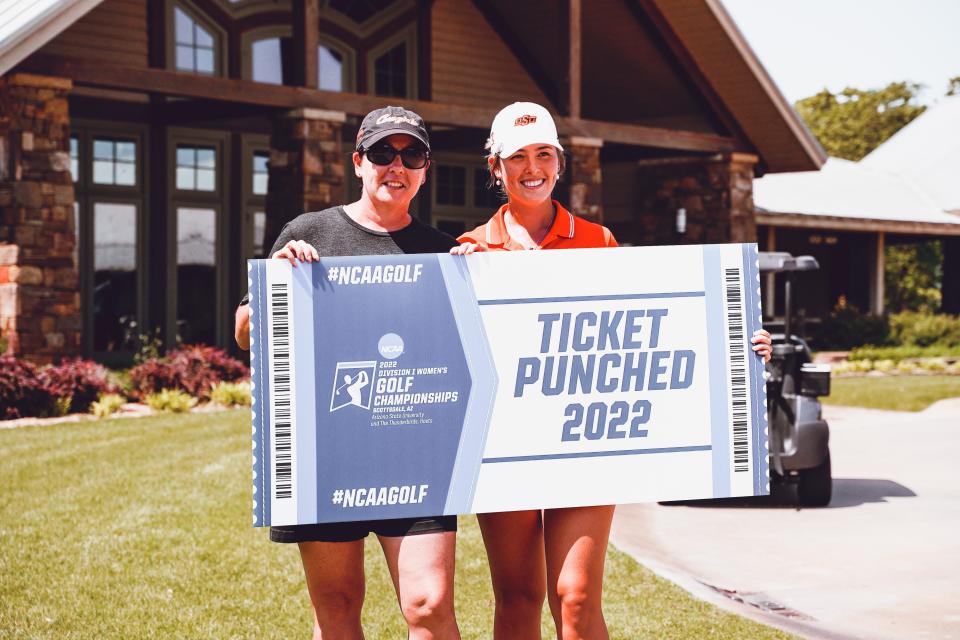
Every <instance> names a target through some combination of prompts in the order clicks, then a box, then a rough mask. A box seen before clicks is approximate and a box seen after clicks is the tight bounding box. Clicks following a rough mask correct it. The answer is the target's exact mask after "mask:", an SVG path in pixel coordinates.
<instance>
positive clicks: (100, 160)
mask: <svg viewBox="0 0 960 640" xmlns="http://www.w3.org/2000/svg"><path fill="white" fill-rule="evenodd" d="M72 145H73V143H72V141H71V153H72ZM78 165H79V162H78ZM78 169H79V166H78ZM72 170H73V163H72V158H71V171H72ZM78 175H79V174H78V173H75V174H74V180H76V179H77V176H78ZM93 182H94V183H95V184H115V185H120V186H126V187H132V186H135V185H136V184H137V143H136V142H133V141H132V140H110V139H106V138H94V140H93Z"/></svg>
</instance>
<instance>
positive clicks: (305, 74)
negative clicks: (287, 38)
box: [291, 0, 320, 89]
mask: <svg viewBox="0 0 960 640" xmlns="http://www.w3.org/2000/svg"><path fill="white" fill-rule="evenodd" d="M291 22H292V23H293V83H294V84H295V85H297V86H299V87H309V88H312V89H316V88H317V84H318V82H317V80H318V70H319V67H318V61H317V46H318V44H319V33H318V32H319V30H320V5H319V0H293V12H292V14H291Z"/></svg>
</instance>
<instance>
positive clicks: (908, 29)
mask: <svg viewBox="0 0 960 640" xmlns="http://www.w3.org/2000/svg"><path fill="white" fill-rule="evenodd" d="M721 1H722V2H723V4H724V6H725V7H726V8H727V11H728V12H729V13H730V15H731V16H733V19H734V20H735V21H736V23H737V26H738V27H739V28H740V31H742V32H743V34H744V35H745V36H746V38H747V41H748V42H749V43H750V46H751V48H752V49H753V51H754V53H756V55H757V57H759V58H760V61H761V62H762V63H763V66H764V67H765V68H766V69H767V72H768V73H769V74H770V75H771V76H772V77H773V79H774V81H775V82H776V83H777V86H779V87H780V91H782V92H783V94H784V95H785V96H786V98H787V99H788V100H789V101H790V102H791V103H793V102H795V101H796V100H799V99H800V98H805V97H807V96H811V95H813V94H815V93H817V92H818V91H820V90H821V89H823V88H824V87H826V88H827V89H829V90H831V91H834V92H836V91H840V90H841V89H843V88H844V87H847V86H851V87H854V88H858V89H878V88H881V87H884V86H886V85H887V84H889V83H890V82H894V81H900V80H909V81H913V82H920V83H923V84H925V85H927V87H926V90H925V91H923V92H922V93H921V94H920V101H921V102H922V103H924V104H932V103H933V102H935V101H936V100H938V99H939V98H940V97H941V96H943V94H944V93H946V90H947V80H948V79H949V78H952V77H954V76H960V0H721Z"/></svg>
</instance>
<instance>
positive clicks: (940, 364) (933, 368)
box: [917, 358, 947, 373]
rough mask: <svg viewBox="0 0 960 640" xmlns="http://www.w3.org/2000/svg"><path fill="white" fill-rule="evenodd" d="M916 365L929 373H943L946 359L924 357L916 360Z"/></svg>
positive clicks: (945, 368)
mask: <svg viewBox="0 0 960 640" xmlns="http://www.w3.org/2000/svg"><path fill="white" fill-rule="evenodd" d="M917 366H919V367H920V368H921V369H923V370H924V371H929V372H930V373H943V372H944V371H946V370H947V361H946V360H944V359H943V358H925V359H923V360H920V361H919V362H917Z"/></svg>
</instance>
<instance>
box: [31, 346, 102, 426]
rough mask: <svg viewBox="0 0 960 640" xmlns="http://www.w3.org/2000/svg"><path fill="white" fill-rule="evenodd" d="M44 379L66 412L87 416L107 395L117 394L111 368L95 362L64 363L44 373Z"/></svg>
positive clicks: (63, 411) (49, 368)
mask: <svg viewBox="0 0 960 640" xmlns="http://www.w3.org/2000/svg"><path fill="white" fill-rule="evenodd" d="M40 378H41V380H42V381H43V383H44V385H45V386H46V388H47V390H48V391H49V392H50V394H51V395H53V396H54V397H56V398H57V399H58V400H59V401H60V402H61V403H62V404H63V405H64V406H63V407H62V413H61V414H60V415H62V414H63V413H68V412H70V413H86V412H87V411H88V410H89V408H90V405H91V403H93V402H94V401H96V399H97V398H98V397H99V396H100V395H101V394H103V393H111V392H113V391H114V388H113V385H112V384H111V383H110V380H109V378H108V373H107V369H106V368H105V367H104V366H103V365H100V364H98V363H96V362H93V361H92V360H80V359H79V358H78V359H73V360H64V361H62V362H61V363H60V364H58V365H54V366H50V367H47V368H45V369H43V370H41V371H40Z"/></svg>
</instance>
